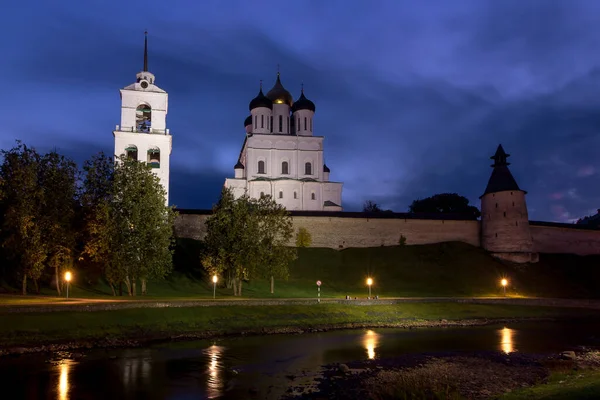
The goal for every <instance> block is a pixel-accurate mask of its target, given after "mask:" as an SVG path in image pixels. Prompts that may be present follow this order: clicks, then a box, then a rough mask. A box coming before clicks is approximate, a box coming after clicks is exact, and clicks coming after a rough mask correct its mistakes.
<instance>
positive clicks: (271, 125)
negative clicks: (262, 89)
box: [270, 115, 273, 132]
mask: <svg viewBox="0 0 600 400" xmlns="http://www.w3.org/2000/svg"><path fill="white" fill-rule="evenodd" d="M270 120H271V132H273V116H272V115H271V118H270Z"/></svg>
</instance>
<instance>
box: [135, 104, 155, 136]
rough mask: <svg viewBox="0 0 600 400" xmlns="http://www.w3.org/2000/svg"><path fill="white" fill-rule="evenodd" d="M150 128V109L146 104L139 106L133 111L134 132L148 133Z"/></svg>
mask: <svg viewBox="0 0 600 400" xmlns="http://www.w3.org/2000/svg"><path fill="white" fill-rule="evenodd" d="M151 126H152V109H151V108H150V106H149V105H147V104H140V105H139V106H138V107H137V108H136V109H135V130H136V132H144V133H150V129H151Z"/></svg>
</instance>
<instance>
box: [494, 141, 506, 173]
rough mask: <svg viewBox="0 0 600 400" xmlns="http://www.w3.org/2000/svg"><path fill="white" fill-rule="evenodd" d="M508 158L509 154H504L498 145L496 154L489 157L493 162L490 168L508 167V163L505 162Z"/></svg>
mask: <svg viewBox="0 0 600 400" xmlns="http://www.w3.org/2000/svg"><path fill="white" fill-rule="evenodd" d="M508 157H510V154H506V152H505V151H504V148H503V147H502V145H501V144H499V145H498V148H497V149H496V154H494V155H493V156H491V157H490V158H491V159H492V160H494V164H493V165H492V167H494V168H495V167H506V166H509V165H510V163H509V162H507V161H506V159H507V158H508Z"/></svg>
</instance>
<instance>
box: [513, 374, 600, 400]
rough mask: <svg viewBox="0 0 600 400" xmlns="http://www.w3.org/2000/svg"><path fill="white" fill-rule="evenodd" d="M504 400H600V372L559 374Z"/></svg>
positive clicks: (516, 392)
mask: <svg viewBox="0 0 600 400" xmlns="http://www.w3.org/2000/svg"><path fill="white" fill-rule="evenodd" d="M501 399H502V400H534V399H537V400H542V399H543V400H563V399H578V400H595V399H600V371H599V370H584V371H575V372H570V373H557V374H553V375H551V376H550V379H548V383H546V384H540V385H536V386H533V387H530V388H526V389H521V390H518V391H515V392H513V393H508V394H505V395H504V396H502V397H501Z"/></svg>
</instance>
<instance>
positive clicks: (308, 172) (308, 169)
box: [304, 162, 312, 175]
mask: <svg viewBox="0 0 600 400" xmlns="http://www.w3.org/2000/svg"><path fill="white" fill-rule="evenodd" d="M304 175H312V164H311V163H309V162H307V163H306V164H304Z"/></svg>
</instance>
